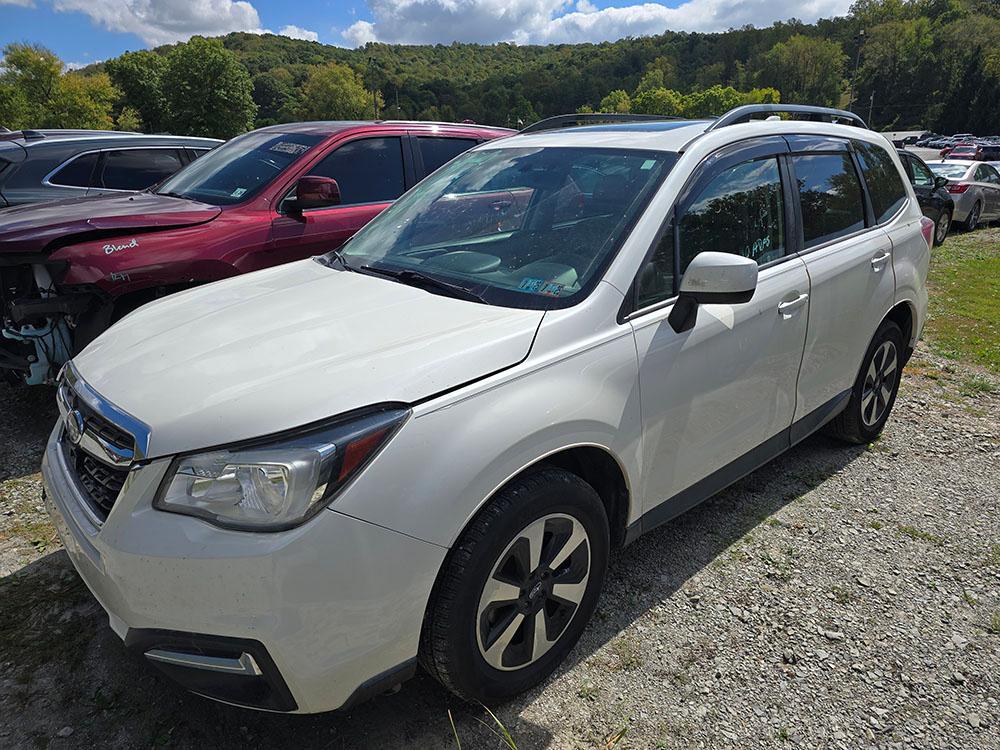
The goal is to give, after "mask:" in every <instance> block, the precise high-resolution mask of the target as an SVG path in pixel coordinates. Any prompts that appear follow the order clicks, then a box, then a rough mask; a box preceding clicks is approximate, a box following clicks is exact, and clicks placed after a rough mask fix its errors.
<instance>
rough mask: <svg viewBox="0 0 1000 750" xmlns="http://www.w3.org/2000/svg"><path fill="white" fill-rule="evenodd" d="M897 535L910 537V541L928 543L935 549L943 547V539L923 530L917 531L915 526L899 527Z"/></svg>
mask: <svg viewBox="0 0 1000 750" xmlns="http://www.w3.org/2000/svg"><path fill="white" fill-rule="evenodd" d="M899 533H900V534H903V535H904V536H908V537H910V539H919V540H920V541H922V542H928V543H929V544H933V545H934V546H935V547H943V546H944V538H943V537H940V536H937V535H935V534H932V533H930V532H929V531H924V530H923V529H918V528H917V527H916V526H907V525H905V524H904V525H901V526H900V527H899Z"/></svg>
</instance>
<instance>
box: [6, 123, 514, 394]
mask: <svg viewBox="0 0 1000 750" xmlns="http://www.w3.org/2000/svg"><path fill="white" fill-rule="evenodd" d="M513 132H514V131H511V130H506V129H503V128H489V127H481V126H476V125H455V124H446V123H425V122H309V123H296V124H286V125H275V126H273V127H269V128H263V129H261V130H255V131H253V132H251V133H247V134H245V135H242V136H239V137H237V138H234V139H233V140H231V141H229V142H228V143H226V144H224V145H222V146H219V147H218V148H216V149H215V150H213V151H211V152H210V153H208V154H206V155H205V156H203V157H201V158H200V159H198V160H197V161H195V162H192V163H191V164H189V165H188V166H187V167H185V168H184V169H182V170H181V171H180V172H178V173H177V174H175V175H173V176H172V177H169V178H167V179H166V180H164V181H163V182H162V183H161V184H160V185H158V186H156V187H154V188H152V189H151V190H149V191H145V192H141V193H127V194H121V195H115V196H104V197H98V198H79V199H71V200H64V201H55V202H51V203H42V204H36V205H32V206H24V207H18V208H9V209H5V210H2V211H0V378H3V379H6V380H8V381H9V382H12V383H28V384H35V383H43V382H46V381H48V380H51V379H52V378H54V377H55V375H56V373H57V371H58V369H59V367H60V366H61V365H62V363H63V362H65V361H66V360H68V359H69V358H70V357H72V356H73V354H74V353H76V352H78V351H79V350H80V349H82V348H83V347H84V346H86V344H88V343H89V342H90V341H91V340H93V338H94V337H96V336H97V334H99V333H100V332H101V331H103V330H104V329H106V328H107V327H108V326H109V325H111V324H112V323H113V322H114V321H116V320H117V319H119V318H120V317H122V316H123V315H125V314H126V313H128V312H131V311H132V310H134V309H135V308H137V307H138V306H140V305H142V304H144V303H146V302H148V301H150V300H152V299H155V298H157V297H160V296H163V295H165V294H170V293H172V292H176V291H179V290H182V289H185V288H188V287H191V286H195V285H198V284H204V283H206V282H209V281H216V280H218V279H223V278H226V277H228V276H234V275H236V274H239V273H244V272H247V271H254V270H257V269H260V268H266V267H268V266H274V265H277V264H279V263H286V262H288V261H292V260H298V259H301V258H306V257H309V256H311V255H317V254H320V253H324V252H327V251H329V250H333V249H335V248H337V247H338V246H340V245H341V244H343V243H344V242H345V241H346V240H347V239H348V238H349V237H350V236H351V235H352V234H354V233H355V232H356V231H357V230H358V229H360V228H361V227H362V226H364V224H366V223H367V222H368V221H370V220H371V219H372V218H373V217H374V216H376V215H377V214H378V213H379V212H380V211H381V210H382V209H384V208H385V207H386V206H387V205H389V203H391V202H392V201H393V200H395V199H396V198H397V197H399V195H401V194H402V193H403V191H404V190H406V189H408V188H409V187H411V186H412V185H414V184H415V183H416V182H417V181H419V180H420V179H422V178H423V177H424V176H425V175H427V174H429V173H430V172H433V171H434V170H435V169H437V168H438V167H439V166H441V165H442V164H444V163H445V162H447V161H449V160H450V159H452V158H453V157H454V156H457V155H458V154H460V153H461V152H463V151H465V150H467V149H469V148H471V147H473V146H475V145H476V144H477V143H481V142H483V141H487V140H491V139H494V138H500V137H503V136H507V135H511V134H512V133H513Z"/></svg>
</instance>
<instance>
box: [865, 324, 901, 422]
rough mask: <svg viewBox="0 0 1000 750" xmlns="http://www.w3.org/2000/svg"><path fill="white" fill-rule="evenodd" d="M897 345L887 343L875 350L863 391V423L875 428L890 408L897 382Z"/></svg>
mask: <svg viewBox="0 0 1000 750" xmlns="http://www.w3.org/2000/svg"><path fill="white" fill-rule="evenodd" d="M897 366H898V357H897V354H896V345H895V344H894V343H892V342H891V341H885V342H883V343H882V345H881V346H880V347H879V348H878V349H876V350H875V354H874V356H873V357H872V361H871V364H870V365H869V366H868V372H867V374H866V375H865V382H864V386H863V387H862V390H861V421H862V422H864V424H865V426H866V427H874V426H875V425H876V424H878V421H879V420H880V419H881V418H882V417H883V415H884V414H885V412H886V410H887V409H888V408H889V401H890V400H891V399H892V390H893V387H894V386H895V381H896V367H897Z"/></svg>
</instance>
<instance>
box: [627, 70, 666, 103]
mask: <svg viewBox="0 0 1000 750" xmlns="http://www.w3.org/2000/svg"><path fill="white" fill-rule="evenodd" d="M665 88H666V87H665V85H664V83H663V71H662V70H660V69H659V68H650V69H649V70H647V71H646V72H645V73H643V76H642V78H641V79H639V85H638V86H636V87H635V96H638V95H639V94H642V93H644V92H646V91H655V90H656V89H665Z"/></svg>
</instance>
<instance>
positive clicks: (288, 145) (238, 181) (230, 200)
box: [156, 132, 323, 206]
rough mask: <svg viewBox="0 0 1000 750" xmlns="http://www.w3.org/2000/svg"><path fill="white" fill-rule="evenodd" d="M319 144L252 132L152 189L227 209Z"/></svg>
mask: <svg viewBox="0 0 1000 750" xmlns="http://www.w3.org/2000/svg"><path fill="white" fill-rule="evenodd" d="M322 140H323V136H321V135H307V134H304V133H273V132H254V133H247V134H246V135H241V136H239V137H237V138H233V139H232V140H231V141H228V142H227V143H224V144H222V145H221V146H219V147H218V148H216V149H213V150H212V151H209V152H208V153H207V154H205V155H204V156H202V157H201V158H199V159H196V160H195V161H193V162H191V163H190V164H188V165H187V166H186V167H184V168H183V169H182V170H180V171H179V172H178V173H177V174H175V175H173V176H172V177H168V178H167V179H166V180H165V181H163V182H162V183H160V185H159V186H158V187H157V188H156V192H157V193H159V194H160V195H175V196H177V197H179V198H190V199H191V200H195V201H201V202H202V203H211V204H212V205H213V206H229V205H232V204H234V203H242V202H243V201H245V200H249V199H250V198H252V197H253V196H254V195H256V194H257V193H258V192H260V191H261V190H262V189H263V188H265V187H266V186H267V185H269V184H270V183H271V182H272V181H273V180H274V178H275V177H277V176H278V175H279V174H281V173H282V172H284V171H285V169H287V168H288V166H289V165H290V164H291V163H292V162H294V161H297V160H298V159H300V158H301V157H302V155H303V154H305V153H306V152H307V151H309V150H310V149H311V148H313V147H314V146H315V145H316V144H317V143H319V142H320V141H322Z"/></svg>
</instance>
